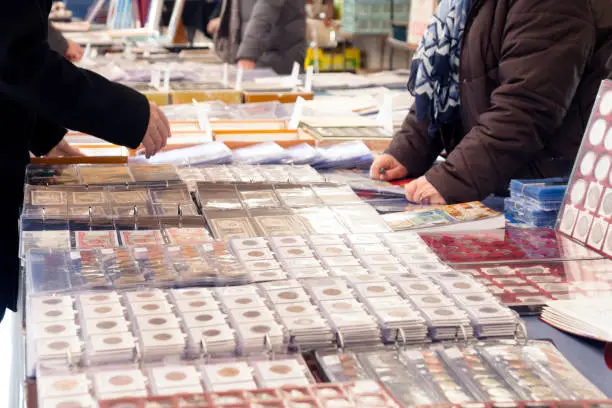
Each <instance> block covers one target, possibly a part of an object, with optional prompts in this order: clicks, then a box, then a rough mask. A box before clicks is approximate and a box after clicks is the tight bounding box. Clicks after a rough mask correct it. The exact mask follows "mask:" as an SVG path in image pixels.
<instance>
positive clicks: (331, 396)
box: [100, 380, 398, 408]
mask: <svg viewBox="0 0 612 408" xmlns="http://www.w3.org/2000/svg"><path fill="white" fill-rule="evenodd" d="M145 401H146V402H148V403H151V404H153V403H157V404H166V405H164V406H167V407H168V408H175V407H183V406H202V407H211V408H212V407H220V406H247V405H249V404H251V405H258V406H265V407H269V408H293V407H295V408H298V407H299V408H332V407H337V406H342V407H346V408H357V407H363V406H376V407H380V408H397V407H398V405H397V403H396V402H395V400H394V399H393V398H392V397H391V396H390V395H389V394H388V392H387V391H386V390H385V389H384V388H383V387H381V386H380V385H379V384H378V383H376V382H374V381H370V380H363V381H357V382H353V383H342V384H340V383H338V384H316V385H309V386H303V387H292V386H286V387H281V388H269V389H261V390H245V391H234V392H225V393H205V394H197V395H188V396H175V397H168V398H163V399H161V398H154V397H150V398H147V399H146V400H145V399H136V398H131V399H120V400H114V401H101V402H100V408H117V407H118V406H120V404H134V406H136V407H140V406H145ZM118 404H119V405H118ZM138 404H140V405H138ZM189 404H191V405H189Z"/></svg>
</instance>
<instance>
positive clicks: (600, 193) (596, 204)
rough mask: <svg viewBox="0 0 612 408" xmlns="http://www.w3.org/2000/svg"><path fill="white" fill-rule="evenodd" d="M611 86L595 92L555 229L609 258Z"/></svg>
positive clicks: (611, 242) (611, 251)
mask: <svg viewBox="0 0 612 408" xmlns="http://www.w3.org/2000/svg"><path fill="white" fill-rule="evenodd" d="M611 154H612V82H611V81H604V82H603V83H602V85H601V88H600V90H599V93H598V96H597V99H596V101H595V104H594V106H593V111H592V113H591V117H590V119H589V124H588V127H587V130H586V132H585V136H584V138H583V141H582V145H581V147H580V150H579V151H578V155H577V158H576V162H575V165H574V171H573V174H572V177H571V179H570V183H569V185H568V192H567V195H566V197H565V200H564V206H563V208H562V210H561V212H560V218H559V222H558V224H557V229H558V230H559V231H560V232H561V233H563V234H565V235H567V236H570V237H572V238H574V239H575V240H577V241H579V242H581V243H582V244H584V245H586V246H587V247H589V248H592V249H595V250H596V251H599V252H603V253H604V254H606V255H608V256H610V255H612V238H611V231H612V229H610V228H608V226H609V224H610V221H611V220H612V178H611V177H610V176H611V173H610V168H611V166H612V156H611Z"/></svg>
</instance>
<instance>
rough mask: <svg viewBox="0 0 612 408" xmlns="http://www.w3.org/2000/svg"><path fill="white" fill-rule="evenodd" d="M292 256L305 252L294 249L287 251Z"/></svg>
mask: <svg viewBox="0 0 612 408" xmlns="http://www.w3.org/2000/svg"><path fill="white" fill-rule="evenodd" d="M287 252H288V253H290V254H291V255H302V254H303V253H304V251H303V250H302V249H297V248H293V249H290V250H288V251H287Z"/></svg>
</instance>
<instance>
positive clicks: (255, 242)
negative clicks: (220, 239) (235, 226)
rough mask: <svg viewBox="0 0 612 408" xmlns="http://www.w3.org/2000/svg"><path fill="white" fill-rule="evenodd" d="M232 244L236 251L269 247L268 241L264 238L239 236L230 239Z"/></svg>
mask: <svg viewBox="0 0 612 408" xmlns="http://www.w3.org/2000/svg"><path fill="white" fill-rule="evenodd" d="M230 246H231V248H232V250H234V251H236V252H238V251H248V250H251V249H259V248H263V249H268V242H267V241H266V240H265V239H264V238H245V239H240V238H237V239H232V240H231V241H230Z"/></svg>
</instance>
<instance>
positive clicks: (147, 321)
mask: <svg viewBox="0 0 612 408" xmlns="http://www.w3.org/2000/svg"><path fill="white" fill-rule="evenodd" d="M135 320H136V325H137V327H138V330H139V331H140V332H141V333H142V332H144V331H151V330H174V329H178V328H179V322H178V320H177V318H176V317H175V316H174V315H173V314H156V315H149V316H136V319H135Z"/></svg>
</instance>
